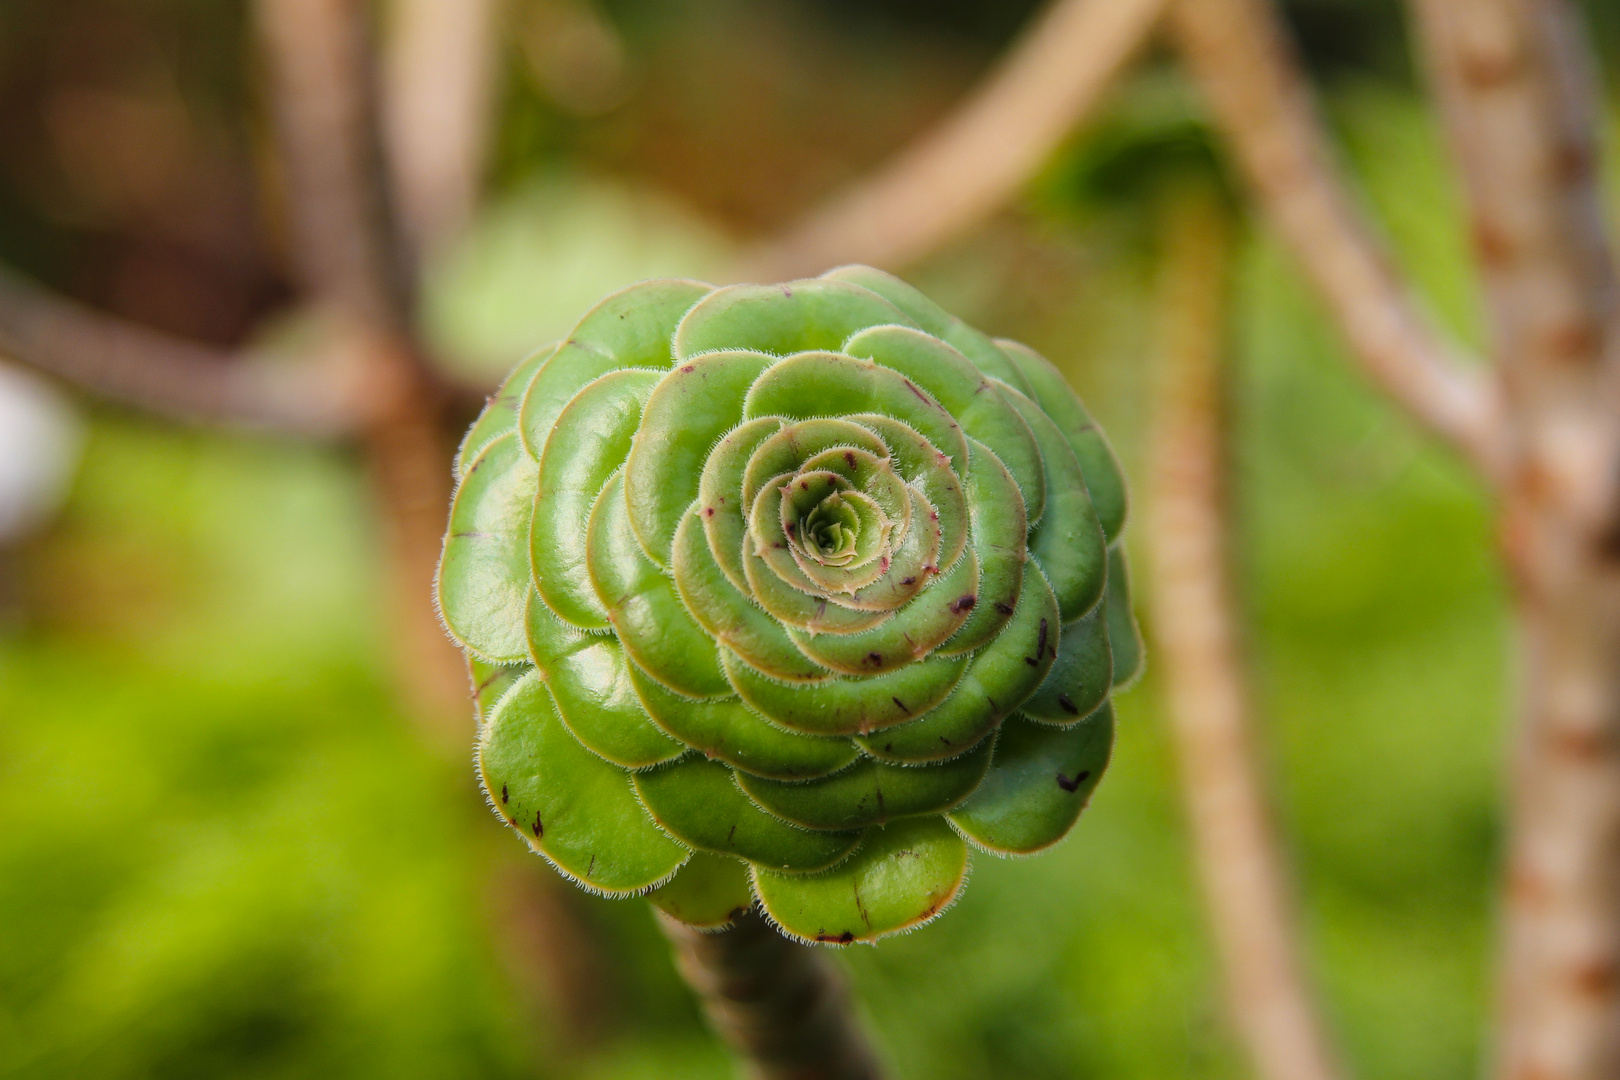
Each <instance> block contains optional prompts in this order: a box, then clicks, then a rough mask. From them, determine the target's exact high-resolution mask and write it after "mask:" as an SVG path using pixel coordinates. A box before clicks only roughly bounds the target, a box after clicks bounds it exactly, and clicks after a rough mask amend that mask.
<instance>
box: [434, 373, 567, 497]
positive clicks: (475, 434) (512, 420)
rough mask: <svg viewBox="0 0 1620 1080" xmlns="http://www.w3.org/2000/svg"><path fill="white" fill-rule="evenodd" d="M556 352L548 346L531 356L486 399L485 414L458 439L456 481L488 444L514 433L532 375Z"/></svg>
mask: <svg viewBox="0 0 1620 1080" xmlns="http://www.w3.org/2000/svg"><path fill="white" fill-rule="evenodd" d="M556 351H557V346H555V345H547V346H546V347H545V348H543V349H540V350H539V351H538V352H535V353H533V354H531V355H530V356H529V358H528V359H527V360H524V361H523V363H521V364H519V365H518V366H517V367H516V368H514V369H513V370H512V374H510V375H508V376H507V377H506V381H505V382H504V383H502V384H501V388H500V390H499V391H498V392H497V393H496V394H495V396H494V397H492V398H490V399H489V403H488V404H487V405H485V406H484V411H483V412H481V413H479V414H478V419H477V420H476V421H475V422H474V423H473V426H472V427H470V428H468V429H467V436H466V438H464V439H462V440H461V449H460V450H458V451H457V452H456V478H457V479H460V478H461V477H462V476H463V475H465V474H466V472H467V466H469V465H471V464H472V463H473V460H474V459H475V458H477V457H478V455H479V454H482V453H483V452H484V450H485V449H486V448H487V447H488V446H489V444H490V443H492V442H494V441H495V440H496V439H498V438H500V437H501V436H502V435H505V434H506V433H507V432H508V431H515V430H517V423H518V407H519V406H520V405H522V404H523V395H524V394H525V393H527V392H528V389H529V383H530V381H531V380H533V379H534V373H535V372H537V371H539V370H540V368H541V366H542V365H543V364H545V362H546V361H547V360H549V359H551V354H552V353H554V352H556Z"/></svg>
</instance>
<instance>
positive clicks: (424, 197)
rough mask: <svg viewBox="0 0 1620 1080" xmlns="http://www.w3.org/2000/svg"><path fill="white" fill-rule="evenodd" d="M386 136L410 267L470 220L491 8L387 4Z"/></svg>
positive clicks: (479, 3) (484, 3)
mask: <svg viewBox="0 0 1620 1080" xmlns="http://www.w3.org/2000/svg"><path fill="white" fill-rule="evenodd" d="M390 6H391V12H390V14H391V16H392V18H391V23H392V25H391V27H390V32H389V34H388V43H387V50H386V53H385V61H386V62H385V65H384V76H385V78H384V93H383V121H384V125H383V130H384V132H385V134H386V135H387V148H388V159H389V164H390V166H391V167H392V169H393V176H394V183H395V188H396V190H397V191H398V192H399V216H400V219H401V221H402V222H403V224H404V232H405V234H406V236H407V238H408V239H409V241H410V246H411V250H412V255H413V261H416V262H421V260H422V259H423V258H426V257H431V255H432V254H433V253H434V252H435V251H436V250H437V249H439V248H441V247H442V246H443V245H444V244H445V243H446V242H447V241H449V240H450V239H452V238H454V237H455V235H456V234H457V233H459V232H460V231H461V229H462V228H463V227H464V226H465V225H466V224H467V222H468V220H469V219H470V218H471V217H472V211H473V205H474V203H475V202H476V201H477V197H478V185H479V181H480V179H481V178H482V173H483V165H484V146H485V142H486V140H487V137H488V133H489V132H488V129H489V110H490V91H491V90H492V83H493V74H494V71H495V70H496V63H495V60H496V57H495V23H496V8H497V0H393V3H392V4H391V5H390Z"/></svg>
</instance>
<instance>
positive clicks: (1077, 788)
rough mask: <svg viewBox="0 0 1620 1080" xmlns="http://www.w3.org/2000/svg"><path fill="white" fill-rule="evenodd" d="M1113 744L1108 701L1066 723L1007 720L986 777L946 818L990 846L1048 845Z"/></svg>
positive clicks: (1030, 848) (1063, 830) (1060, 833)
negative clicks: (1061, 726) (1062, 725)
mask: <svg viewBox="0 0 1620 1080" xmlns="http://www.w3.org/2000/svg"><path fill="white" fill-rule="evenodd" d="M1113 746H1114V710H1113V708H1112V707H1110V706H1108V705H1104V706H1103V707H1102V708H1100V709H1098V710H1097V711H1096V712H1094V713H1092V714H1091V715H1090V716H1088V717H1086V718H1085V719H1084V720H1082V721H1081V722H1080V723H1078V724H1072V725H1070V726H1069V727H1063V728H1055V727H1049V726H1047V725H1045V724H1037V723H1035V722H1033V721H1031V720H1028V719H1025V718H1024V717H1021V716H1014V717H1011V718H1009V719H1008V720H1007V721H1006V723H1004V724H1002V725H1001V733H1000V734H999V735H997V736H996V750H995V756H994V757H993V759H992V760H991V762H990V771H989V773H988V774H986V776H985V778H984V781H983V782H982V783H981V784H980V785H979V786H978V788H976V789H975V790H974V792H973V794H972V795H970V796H968V799H967V801H966V802H964V803H962V805H961V806H958V807H957V808H956V809H955V810H953V811H951V813H950V814H949V815H947V816H948V817H949V818H950V819H951V821H952V822H953V823H954V824H955V825H956V827H957V828H958V829H960V830H961V831H962V832H963V833H964V834H965V835H966V836H967V837H968V839H970V840H972V841H973V842H974V843H975V844H978V845H979V846H980V847H983V848H986V849H988V850H991V851H998V852H1004V853H1009V854H1018V855H1027V854H1030V853H1031V852H1036V851H1039V850H1041V849H1042V848H1045V847H1050V846H1051V845H1053V844H1055V843H1057V842H1058V841H1059V840H1061V839H1063V838H1064V837H1065V836H1067V835H1068V833H1069V830H1070V829H1071V828H1073V827H1074V823H1075V821H1076V820H1077V819H1078V818H1079V817H1080V811H1081V810H1083V809H1084V808H1085V805H1086V802H1087V801H1088V800H1089V799H1090V798H1091V792H1092V791H1093V789H1095V788H1096V786H1097V783H1098V781H1100V780H1101V779H1102V774H1103V770H1104V769H1106V768H1107V767H1108V758H1109V755H1110V754H1111V753H1112V751H1113Z"/></svg>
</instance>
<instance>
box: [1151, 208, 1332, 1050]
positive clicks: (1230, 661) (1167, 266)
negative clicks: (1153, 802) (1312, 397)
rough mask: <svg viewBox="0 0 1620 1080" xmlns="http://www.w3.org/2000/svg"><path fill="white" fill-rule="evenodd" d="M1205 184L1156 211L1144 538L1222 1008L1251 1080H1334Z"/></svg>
mask: <svg viewBox="0 0 1620 1080" xmlns="http://www.w3.org/2000/svg"><path fill="white" fill-rule="evenodd" d="M1212 188H1213V186H1212V185H1208V186H1205V185H1197V184H1192V183H1189V184H1186V185H1183V186H1178V188H1177V189H1176V190H1175V192H1174V197H1173V198H1167V199H1165V200H1164V206H1163V208H1162V209H1161V210H1160V211H1159V214H1160V219H1161V231H1160V235H1161V236H1162V237H1163V239H1162V242H1161V245H1160V246H1161V251H1162V256H1161V257H1162V260H1163V262H1162V266H1163V269H1162V270H1161V285H1160V290H1159V292H1160V298H1159V304H1158V308H1159V313H1160V314H1159V318H1160V338H1161V342H1160V349H1159V352H1160V360H1159V370H1158V371H1157V372H1156V373H1155V378H1154V387H1155V390H1154V402H1155V404H1154V416H1153V427H1152V435H1151V442H1150V445H1151V448H1152V451H1151V452H1152V485H1151V491H1150V494H1149V507H1150V512H1151V514H1152V517H1153V527H1152V529H1150V530H1149V532H1148V540H1149V548H1150V551H1151V553H1152V568H1153V578H1152V580H1153V600H1154V631H1155V637H1156V639H1157V646H1158V651H1159V657H1160V664H1161V670H1162V671H1163V672H1164V676H1165V682H1166V688H1167V691H1168V695H1169V711H1170V717H1171V721H1172V729H1173V731H1174V734H1175V740H1176V748H1177V757H1178V758H1179V760H1180V768H1181V775H1182V784H1181V788H1182V793H1183V797H1184V798H1185V799H1186V803H1187V811H1188V818H1189V821H1190V824H1191V829H1192V836H1193V841H1194V845H1193V846H1194V849H1195V852H1196V855H1197V863H1198V869H1199V874H1200V877H1201V878H1202V881H1203V888H1204V894H1205V897H1206V902H1207V906H1208V911H1209V917H1210V920H1211V923H1212V925H1213V929H1214V932H1215V939H1216V944H1217V946H1218V947H1219V951H1220V956H1221V965H1222V970H1223V972H1224V975H1225V980H1226V1000H1227V1005H1228V1007H1229V1008H1230V1010H1231V1011H1232V1014H1233V1018H1234V1019H1235V1020H1236V1022H1237V1027H1238V1030H1239V1033H1240V1034H1241V1035H1242V1037H1243V1041H1244V1044H1245V1045H1246V1047H1247V1049H1248V1051H1249V1055H1250V1057H1251V1059H1252V1060H1253V1062H1254V1067H1255V1075H1256V1076H1258V1077H1260V1078H1261V1080H1337V1078H1338V1077H1339V1076H1340V1075H1341V1069H1340V1067H1339V1064H1338V1061H1337V1059H1336V1055H1335V1054H1334V1053H1333V1052H1332V1049H1331V1048H1330V1046H1329V1042H1328V1039H1327V1036H1326V1034H1325V1032H1324V1029H1323V1024H1322V1022H1321V1019H1320V1017H1319V1015H1318V1009H1317V1006H1316V1003H1315V998H1314V995H1313V993H1312V990H1311V987H1310V985H1309V982H1308V980H1307V979H1306V977H1305V974H1304V965H1303V963H1302V960H1301V958H1300V955H1299V952H1300V950H1299V945H1298V937H1299V930H1298V919H1297V917H1296V915H1295V912H1294V910H1293V904H1292V903H1291V897H1290V896H1289V890H1288V887H1287V884H1286V882H1287V880H1288V876H1289V875H1288V873H1287V867H1286V865H1285V864H1286V860H1285V859H1284V857H1283V855H1282V853H1281V851H1280V849H1279V844H1278V841H1277V837H1276V835H1275V829H1274V827H1273V825H1272V823H1271V820H1270V814H1269V811H1268V808H1267V805H1266V797H1265V792H1264V786H1263V783H1262V780H1261V777H1260V775H1259V772H1260V770H1259V767H1258V764H1257V759H1258V756H1259V755H1258V754H1257V753H1256V749H1255V745H1254V743H1255V734H1254V731H1253V730H1252V721H1251V718H1250V716H1251V711H1252V705H1251V702H1250V695H1249V690H1248V686H1247V682H1246V679H1245V677H1244V674H1243V657H1242V654H1241V648H1240V643H1239V637H1240V631H1239V629H1238V625H1237V619H1236V617H1235V615H1234V608H1235V603H1234V598H1233V595H1232V585H1231V579H1230V574H1229V566H1228V561H1227V560H1228V553H1227V542H1228V537H1229V535H1230V524H1229V511H1228V506H1227V501H1226V492H1225V490H1224V483H1223V480H1224V476H1223V473H1224V466H1225V457H1226V446H1225V440H1224V431H1223V413H1224V408H1223V396H1224V395H1223V387H1222V378H1221V368H1222V365H1221V350H1222V345H1223V338H1224V335H1225V331H1226V318H1225V308H1226V293H1227V276H1228V271H1229V267H1230V264H1231V248H1232V237H1231V235H1230V232H1231V229H1232V222H1231V221H1230V220H1229V219H1230V216H1231V212H1230V210H1228V209H1227V208H1226V207H1225V206H1224V205H1223V204H1222V201H1221V199H1220V197H1219V196H1218V195H1217V194H1216V193H1215V192H1214V191H1213V189H1212Z"/></svg>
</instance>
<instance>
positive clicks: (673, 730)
mask: <svg viewBox="0 0 1620 1080" xmlns="http://www.w3.org/2000/svg"><path fill="white" fill-rule="evenodd" d="M630 681H631V683H632V684H634V686H635V688H636V694H637V696H639V697H640V698H641V704H642V706H643V707H644V708H645V709H646V710H647V714H648V715H649V716H651V717H652V720H653V723H655V724H657V725H658V726H659V727H661V728H663V729H664V730H665V731H667V732H669V733H670V734H671V735H673V736H674V737H675V738H677V739H679V740H680V741H681V742H683V743H685V744H686V745H687V746H690V747H691V748H692V749H694V750H699V751H702V752H703V754H705V755H706V756H708V757H712V758H719V759H720V760H721V761H724V762H725V763H726V764H728V765H731V766H733V767H734V768H738V769H741V770H743V771H744V772H751V773H753V774H754V775H756V776H769V777H773V778H775V779H777V780H811V779H814V778H815V777H818V776H826V775H827V774H828V773H831V772H837V771H838V770H839V769H842V768H843V767H844V766H845V765H848V764H849V763H850V762H851V761H854V760H855V758H856V757H857V756H858V754H859V751H858V750H856V749H855V747H854V746H852V745H851V744H850V742H849V740H848V739H837V738H825V737H823V736H819V735H802V734H800V733H799V732H797V731H787V730H784V729H783V728H779V727H776V726H775V725H773V724H769V723H767V722H766V721H765V720H764V718H762V717H761V716H759V714H757V713H755V712H754V711H753V710H752V709H750V708H749V707H748V706H747V705H744V704H743V703H742V700H741V699H740V698H737V697H725V698H706V699H701V700H695V699H693V698H688V697H682V696H681V695H680V694H677V693H675V692H674V691H673V690H670V689H668V688H667V687H665V686H663V685H662V684H660V683H659V682H658V680H656V679H654V678H653V677H652V676H650V675H648V674H646V673H645V672H643V671H642V670H641V669H640V668H638V667H636V666H635V665H634V664H631V665H630Z"/></svg>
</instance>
